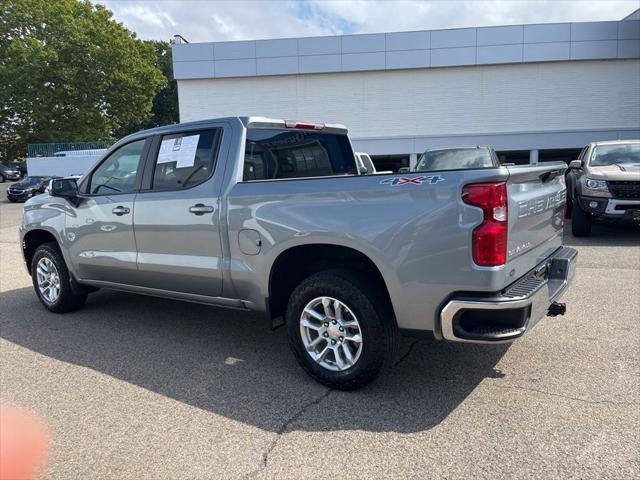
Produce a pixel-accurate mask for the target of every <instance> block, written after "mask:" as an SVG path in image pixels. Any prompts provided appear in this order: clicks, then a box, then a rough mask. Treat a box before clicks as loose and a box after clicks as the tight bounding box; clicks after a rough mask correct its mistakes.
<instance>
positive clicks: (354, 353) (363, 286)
mask: <svg viewBox="0 0 640 480" xmlns="http://www.w3.org/2000/svg"><path fill="white" fill-rule="evenodd" d="M376 293H378V294H376ZM381 297H382V296H381V295H380V294H379V292H376V289H375V288H374V287H373V286H371V285H369V284H368V282H366V281H365V280H364V279H363V278H361V277H359V276H357V275H354V274H352V273H351V272H349V271H345V270H327V271H323V272H319V273H316V274H314V275H312V276H310V277H308V278H307V279H305V280H303V281H302V283H300V285H298V287H297V288H296V289H295V290H294V292H293V294H292V295H291V298H290V299H289V304H288V306H287V312H286V320H287V330H288V335H289V344H290V346H291V349H292V350H293V353H294V355H295V357H296V359H297V360H298V363H299V364H300V365H301V366H302V368H303V369H304V370H305V372H307V374H309V375H310V376H311V377H313V378H314V379H315V380H317V381H318V382H320V383H322V384H324V385H326V386H328V387H331V388H336V389H339V390H355V389H357V388H361V387H363V386H365V385H367V384H368V383H369V382H371V381H372V380H373V379H374V378H375V377H376V376H377V375H378V373H379V372H380V370H381V369H382V368H383V366H384V365H385V363H387V362H389V361H390V360H392V359H393V356H394V354H395V348H396V344H397V326H396V323H395V319H394V318H393V314H392V312H391V309H390V308H389V307H388V306H386V305H384V302H381V301H380V300H379V299H380V298H381Z"/></svg>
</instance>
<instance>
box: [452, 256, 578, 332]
mask: <svg viewBox="0 0 640 480" xmlns="http://www.w3.org/2000/svg"><path fill="white" fill-rule="evenodd" d="M577 255H578V252H576V251H575V250H574V249H573V248H568V247H562V248H561V249H559V250H557V251H556V252H555V253H554V254H553V255H551V256H550V257H549V258H547V259H546V260H545V261H544V262H542V263H541V264H539V265H538V266H537V267H536V268H535V269H534V270H533V271H535V270H537V269H539V268H540V265H544V264H547V265H551V264H552V262H553V261H554V260H560V261H566V268H564V269H563V270H562V271H556V272H554V269H552V268H550V267H549V268H550V272H549V275H550V277H549V278H548V279H547V280H546V281H545V282H544V283H543V284H542V285H541V286H539V287H538V288H536V289H535V290H534V291H533V292H531V293H530V294H528V295H525V296H523V297H520V298H515V299H514V298H510V297H505V296H504V295H501V294H494V295H493V296H489V297H486V298H479V299H477V300H476V299H470V298H464V297H465V296H464V295H460V296H458V298H455V297H454V298H453V299H451V300H450V301H449V302H448V303H447V304H446V305H445V306H444V308H443V309H442V311H441V312H440V322H441V323H440V326H441V331H442V337H443V338H444V339H445V340H449V341H451V342H465V343H482V344H492V343H509V342H512V341H513V340H515V339H516V338H519V337H521V336H522V335H524V333H526V332H527V331H528V330H530V329H531V328H533V326H534V325H535V324H536V323H538V321H540V320H541V319H542V318H544V317H545V316H546V315H547V312H548V310H549V305H551V304H552V303H553V302H555V301H557V300H559V299H560V297H561V296H562V295H563V293H564V292H565V290H566V289H567V286H568V285H569V284H570V283H571V281H572V280H573V277H574V275H575V268H576V257H577ZM525 277H526V276H525ZM523 278H524V277H523ZM520 280H522V279H520ZM520 280H519V281H520ZM516 283H517V282H516ZM526 307H531V312H530V315H529V318H528V320H527V322H526V324H525V325H524V327H523V328H522V329H520V330H519V331H518V332H516V333H514V334H513V335H512V336H506V337H504V338H499V339H492V340H476V339H473V340H472V339H466V338H461V337H459V336H458V335H456V333H455V329H454V322H455V319H456V315H457V314H458V313H459V312H461V311H463V310H476V311H477V310H511V309H519V308H526Z"/></svg>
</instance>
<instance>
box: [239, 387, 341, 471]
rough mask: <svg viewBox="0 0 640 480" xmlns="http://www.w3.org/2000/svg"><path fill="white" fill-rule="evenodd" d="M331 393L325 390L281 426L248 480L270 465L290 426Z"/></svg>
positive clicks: (330, 390)
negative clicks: (275, 450) (272, 453)
mask: <svg viewBox="0 0 640 480" xmlns="http://www.w3.org/2000/svg"><path fill="white" fill-rule="evenodd" d="M331 392H333V390H332V389H330V388H328V389H327V390H325V391H324V392H323V393H322V395H320V396H318V397H316V398H314V399H313V400H311V401H309V402H307V403H305V404H304V405H303V406H302V407H300V409H299V410H298V411H296V412H295V413H294V414H293V415H292V416H290V417H289V418H287V419H286V420H285V421H284V422H283V424H282V425H281V426H280V428H279V429H278V430H277V431H276V437H275V438H274V439H273V441H272V442H271V443H270V444H269V445H268V446H267V449H266V450H265V451H264V452H263V453H262V458H261V461H260V466H259V467H258V468H257V469H255V470H254V471H252V472H251V473H249V474H248V475H247V477H246V478H253V477H255V476H256V475H257V474H258V473H259V472H260V471H261V470H262V469H264V468H266V467H267V465H268V463H269V455H270V454H271V452H272V451H273V450H274V449H275V448H276V447H277V446H278V442H279V441H280V439H281V438H282V436H283V435H285V434H286V433H287V431H288V430H289V426H290V425H291V424H292V423H294V422H295V421H296V420H298V419H299V418H300V417H301V416H302V415H304V413H305V412H306V411H307V410H308V409H310V408H311V407H314V406H316V405H318V404H319V403H320V402H322V401H323V400H324V399H325V398H327V397H328V396H329V395H330V394H331Z"/></svg>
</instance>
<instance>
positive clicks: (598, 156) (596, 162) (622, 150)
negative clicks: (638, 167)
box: [590, 143, 640, 167]
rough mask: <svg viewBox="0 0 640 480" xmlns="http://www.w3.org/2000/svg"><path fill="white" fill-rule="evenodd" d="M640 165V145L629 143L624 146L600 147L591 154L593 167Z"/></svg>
mask: <svg viewBox="0 0 640 480" xmlns="http://www.w3.org/2000/svg"><path fill="white" fill-rule="evenodd" d="M632 163H637V164H640V144H639V143H628V144H626V145H625V144H622V145H599V146H597V147H596V148H594V149H593V154H591V163H590V165H591V166H592V167H605V166H608V165H629V164H632Z"/></svg>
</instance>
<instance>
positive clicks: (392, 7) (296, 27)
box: [96, 0, 640, 42]
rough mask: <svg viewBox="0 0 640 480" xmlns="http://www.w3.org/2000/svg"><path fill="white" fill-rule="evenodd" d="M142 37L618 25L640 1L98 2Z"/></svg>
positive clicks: (201, 39) (230, 37)
mask: <svg viewBox="0 0 640 480" xmlns="http://www.w3.org/2000/svg"><path fill="white" fill-rule="evenodd" d="M96 3H101V4H103V5H105V6H106V7H107V8H109V9H110V10H111V11H112V12H113V13H114V17H115V18H116V20H118V21H120V22H122V23H123V24H124V25H125V26H126V27H127V28H128V29H129V30H132V31H134V32H136V33H137V34H138V36H139V37H140V38H143V39H154V40H169V39H171V38H172V37H173V35H174V34H180V35H182V36H183V37H184V38H186V39H187V40H188V41H189V42H219V41H229V40H257V39H266V38H286V37H302V36H305V37H306V36H318V35H340V34H350V33H374V32H399V31H410V30H432V29H442V28H457V27H479V26H491V25H513V24H522V23H549V22H584V21H601V20H620V19H622V18H623V17H625V16H627V15H628V14H629V13H631V12H632V11H634V10H635V9H637V8H639V7H640V0H596V1H594V0H568V1H565V0H491V1H482V0H459V1H458V0H453V1H445V0H438V1H405V0H396V1H386V0H182V1H178V0H98V1H97V2H96Z"/></svg>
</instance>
